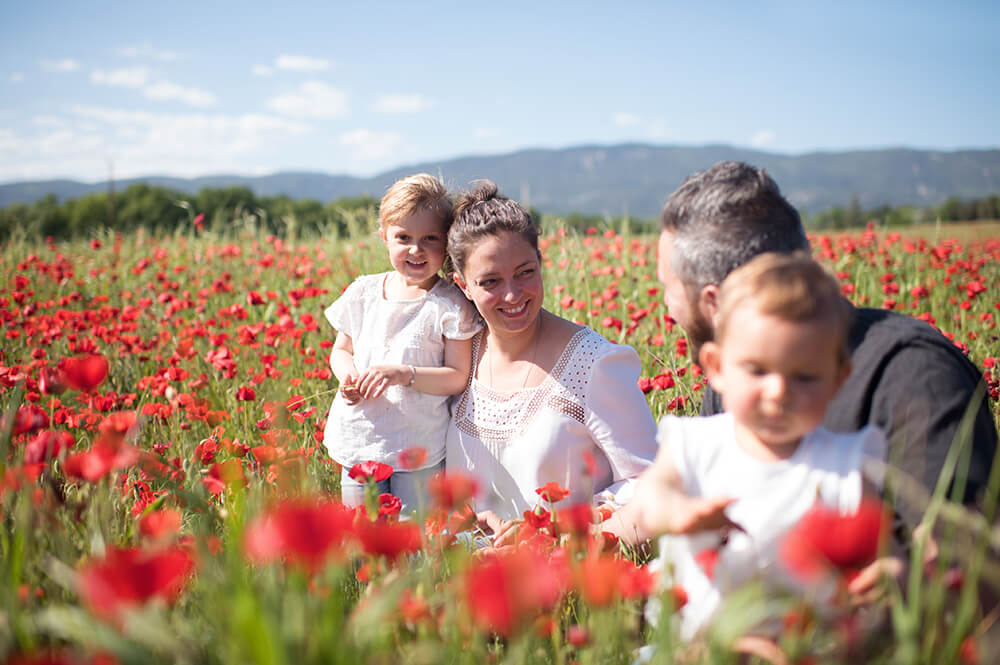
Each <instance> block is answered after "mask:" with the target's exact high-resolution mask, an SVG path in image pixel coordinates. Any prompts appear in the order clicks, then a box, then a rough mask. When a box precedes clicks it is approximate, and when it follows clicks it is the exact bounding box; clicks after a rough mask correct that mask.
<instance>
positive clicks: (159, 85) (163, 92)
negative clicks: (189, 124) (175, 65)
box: [142, 81, 218, 107]
mask: <svg viewBox="0 0 1000 665" xmlns="http://www.w3.org/2000/svg"><path fill="white" fill-rule="evenodd" d="M142 94H143V95H145V96H146V97H147V98H148V99H155V100H157V101H171V100H177V101H179V102H184V103H185V104H189V105H191V106H198V107H207V106H215V104H216V102H217V101H218V100H217V99H216V97H215V95H213V94H212V93H210V92H205V91H204V90H199V89H198V88H185V87H183V86H180V85H177V84H176V83H171V82H170V81H158V82H156V83H153V84H152V85H147V86H146V87H145V88H143V90H142Z"/></svg>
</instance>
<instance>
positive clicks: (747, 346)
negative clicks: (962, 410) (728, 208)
mask: <svg viewBox="0 0 1000 665" xmlns="http://www.w3.org/2000/svg"><path fill="white" fill-rule="evenodd" d="M850 325H851V309H850V306H849V305H848V303H847V301H845V300H844V299H843V298H842V296H841V293H840V288H839V285H838V284H837V282H836V281H835V280H834V279H833V277H832V276H830V275H829V274H827V273H826V272H825V271H824V270H823V269H822V268H821V267H820V266H819V265H818V264H817V263H815V262H814V261H813V260H812V259H810V258H809V257H808V256H806V255H804V254H801V253H800V254H791V255H787V254H780V255H779V254H764V255H761V256H759V257H757V258H756V259H754V260H753V261H751V262H749V263H748V264H746V265H745V266H743V267H741V268H739V269H738V270H736V271H734V272H733V273H732V274H730V276H729V277H728V278H727V279H726V280H725V282H724V283H723V285H722V288H721V290H720V294H719V316H718V320H717V326H716V336H715V341H714V342H707V343H706V344H704V346H703V347H702V349H701V352H700V356H699V363H700V364H701V366H702V368H703V369H704V371H705V374H706V376H707V378H708V380H709V381H710V382H711V384H712V387H713V388H714V389H715V390H716V391H717V392H718V393H720V394H721V395H722V400H723V405H724V407H725V409H726V412H725V413H723V414H719V415H716V416H712V417H708V418H679V417H674V416H667V417H665V418H664V419H663V420H662V421H661V422H660V426H659V435H658V439H659V442H660V451H659V453H658V455H657V457H656V460H655V461H654V462H653V465H652V466H651V467H650V468H649V469H648V470H647V471H646V472H645V473H644V474H643V476H642V477H641V479H640V481H639V484H638V487H637V489H636V496H635V498H634V500H633V502H632V506H633V509H634V510H635V511H636V513H635V520H636V523H637V524H638V525H639V526H640V527H642V528H644V529H646V530H647V531H648V533H649V534H652V535H659V534H666V535H664V536H663V537H662V538H661V539H660V563H662V565H663V569H664V570H663V576H664V583H665V584H666V585H667V586H669V585H680V586H681V587H683V588H684V590H685V591H686V592H687V596H688V599H689V600H688V602H687V604H686V605H685V606H684V607H683V608H682V609H681V634H682V637H685V638H690V637H693V636H694V635H695V634H696V633H697V632H698V631H699V630H700V629H701V628H703V627H704V626H705V625H706V624H707V623H708V622H709V620H710V619H711V618H712V616H713V615H714V614H715V613H716V611H717V610H718V609H719V607H720V606H721V605H722V603H723V601H724V598H725V597H726V596H727V595H728V594H729V593H731V592H732V591H733V590H735V589H737V588H739V587H740V586H742V585H744V584H745V583H747V582H749V581H758V582H763V583H764V584H765V585H767V586H774V587H778V588H782V589H786V590H795V589H799V590H805V587H803V586H802V585H801V583H799V582H798V581H797V580H796V579H795V578H794V577H793V576H792V575H791V574H790V572H789V571H788V570H786V569H785V568H784V567H783V566H782V563H781V561H780V558H779V549H780V546H781V542H782V539H783V537H784V536H785V535H786V534H787V533H788V532H789V530H790V529H791V528H792V527H793V526H795V524H796V523H797V522H798V521H799V519H800V518H801V517H802V516H803V515H804V514H805V513H806V512H807V511H808V510H809V509H810V508H812V507H813V506H814V505H815V504H817V502H820V503H822V504H824V505H826V506H829V507H831V508H833V509H835V510H838V511H840V512H841V513H844V514H850V513H853V512H854V511H856V510H857V509H858V506H859V505H860V502H861V499H862V496H863V495H864V494H866V493H871V494H873V495H874V494H877V492H878V488H877V487H876V486H875V485H872V484H869V482H868V481H867V480H866V479H865V478H863V475H862V468H863V467H864V466H865V461H866V460H868V459H871V458H873V459H876V460H882V459H883V458H884V451H885V437H884V436H883V434H882V432H881V430H879V429H878V428H876V427H874V426H868V427H866V428H864V429H863V430H861V431H859V432H854V433H848V434H839V433H834V432H831V431H829V430H826V429H824V428H823V427H821V426H820V425H821V423H822V422H823V418H824V415H825V413H826V408H827V405H828V404H829V402H830V401H831V400H832V399H833V397H834V395H835V394H836V393H837V390H838V389H839V388H840V386H841V384H842V383H843V382H844V380H845V379H846V378H847V375H848V374H849V373H850V370H851V368H850V361H849V354H848V349H847V334H848V330H849V328H850ZM812 591H815V589H813V590H812ZM654 618H655V617H654Z"/></svg>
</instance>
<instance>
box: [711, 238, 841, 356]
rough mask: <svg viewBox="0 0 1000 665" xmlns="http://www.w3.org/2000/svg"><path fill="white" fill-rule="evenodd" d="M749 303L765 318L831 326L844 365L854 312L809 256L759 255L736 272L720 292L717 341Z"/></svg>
mask: <svg viewBox="0 0 1000 665" xmlns="http://www.w3.org/2000/svg"><path fill="white" fill-rule="evenodd" d="M747 302H752V304H753V305H754V306H755V307H756V308H757V311H759V312H760V313H761V314H765V315H768V316H774V317H777V318H779V319H782V320H785V321H799V322H806V321H816V320H823V321H824V322H827V323H829V330H830V332H831V333H832V334H833V335H835V336H836V339H837V340H838V344H837V348H838V349H839V350H840V353H839V361H840V362H841V363H843V362H846V361H847V359H848V357H849V355H850V352H849V350H848V346H847V338H848V334H849V332H850V329H851V323H852V322H853V319H854V310H853V308H852V307H851V304H850V303H849V302H848V301H847V300H846V299H845V298H844V297H843V296H842V295H841V292H840V285H838V284H837V280H836V279H834V278H833V275H831V274H830V273H828V272H826V271H825V270H824V269H823V267H822V266H820V265H819V264H818V263H816V262H815V261H813V260H812V258H810V256H809V255H808V254H806V253H805V252H794V253H791V254H779V253H775V252H769V253H765V254H760V255H758V256H757V257H755V258H754V259H753V260H751V261H750V262H749V263H746V264H745V265H743V266H741V267H740V268H737V269H736V270H734V271H733V272H731V273H730V274H729V276H728V277H726V279H725V281H724V282H723V283H722V287H721V289H720V291H719V320H718V323H717V325H716V335H715V338H716V341H719V340H722V339H723V338H724V337H725V334H726V328H727V326H728V323H729V319H730V317H731V315H732V313H733V311H735V310H736V309H737V308H738V307H740V306H741V305H743V304H745V303H747Z"/></svg>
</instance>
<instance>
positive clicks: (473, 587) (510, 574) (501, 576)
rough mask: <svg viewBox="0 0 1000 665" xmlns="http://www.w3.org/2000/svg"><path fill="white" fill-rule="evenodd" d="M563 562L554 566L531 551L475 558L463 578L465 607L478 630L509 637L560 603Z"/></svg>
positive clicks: (543, 557) (528, 548) (527, 548)
mask: <svg viewBox="0 0 1000 665" xmlns="http://www.w3.org/2000/svg"><path fill="white" fill-rule="evenodd" d="M566 578H567V572H566V570H565V562H564V561H563V565H562V566H559V565H555V562H554V561H552V560H550V559H549V558H548V557H547V556H545V554H543V553H542V552H540V551H538V550H536V549H535V548H532V547H519V548H516V549H513V550H510V551H504V552H496V553H490V554H485V555H483V556H480V557H477V558H476V559H475V560H474V561H473V563H472V565H471V566H470V567H469V569H468V570H467V571H466V572H465V576H464V578H463V584H464V596H465V603H466V605H467V606H468V608H469V613H470V615H471V616H472V620H473V621H474V622H475V623H476V625H477V626H479V627H480V628H482V629H484V630H487V631H491V632H496V633H500V634H501V635H506V636H508V637H510V636H511V635H513V634H514V633H515V632H516V631H517V630H519V629H521V628H522V627H524V626H525V625H527V624H528V623H529V622H530V621H531V619H533V618H534V617H535V616H536V615H537V614H538V613H539V612H542V611H544V610H547V609H550V608H552V607H553V606H555V604H556V603H557V602H558V601H559V598H560V596H561V595H562V593H563V590H564V589H565V587H566Z"/></svg>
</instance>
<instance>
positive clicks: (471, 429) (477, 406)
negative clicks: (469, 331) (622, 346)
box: [453, 328, 608, 451]
mask: <svg viewBox="0 0 1000 665" xmlns="http://www.w3.org/2000/svg"><path fill="white" fill-rule="evenodd" d="M607 344H608V342H607V340H605V339H604V338H603V337H601V336H600V335H598V334H597V333H594V332H593V331H592V330H590V329H589V328H582V329H581V330H579V331H577V332H576V333H575V334H574V335H573V337H572V338H570V341H569V343H568V344H566V348H565V349H563V352H562V354H561V355H560V356H559V360H557V361H556V364H555V366H554V367H553V368H552V372H551V373H550V374H549V375H548V376H547V377H545V380H544V381H542V383H541V384H539V385H538V386H535V387H532V388H525V389H522V390H516V391H512V392H501V391H498V390H494V389H492V388H490V387H489V386H486V385H484V384H482V383H480V382H479V381H477V380H476V379H475V377H474V374H475V372H469V382H468V384H467V385H466V389H465V391H464V392H463V393H462V396H461V397H460V399H459V401H458V403H457V405H456V406H455V410H454V415H453V420H454V423H455V426H456V427H458V429H460V430H461V431H463V432H465V433H466V434H468V435H469V436H473V437H476V438H478V439H479V440H480V441H482V442H483V443H486V444H488V445H489V447H490V448H492V449H495V450H497V451H498V450H501V449H503V448H504V447H505V445H506V443H507V442H508V441H510V440H512V439H516V438H518V437H519V436H520V435H521V434H522V433H523V432H524V430H525V429H526V428H527V427H528V426H529V425H530V424H531V423H532V421H533V420H534V419H535V418H536V417H537V416H538V414H539V413H540V412H541V411H542V410H543V409H548V410H550V411H554V412H556V413H558V414H560V415H562V416H565V417H567V418H571V419H573V420H575V421H577V422H579V423H581V424H583V423H584V422H585V421H586V417H587V411H586V395H587V387H588V385H589V383H590V375H591V370H592V368H593V366H594V361H595V360H596V359H597V357H598V356H599V355H600V352H601V347H602V346H604V345H607ZM481 345H482V335H481V334H480V335H476V337H475V338H474V339H473V342H472V357H473V358H478V357H479V351H480V347H481Z"/></svg>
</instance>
